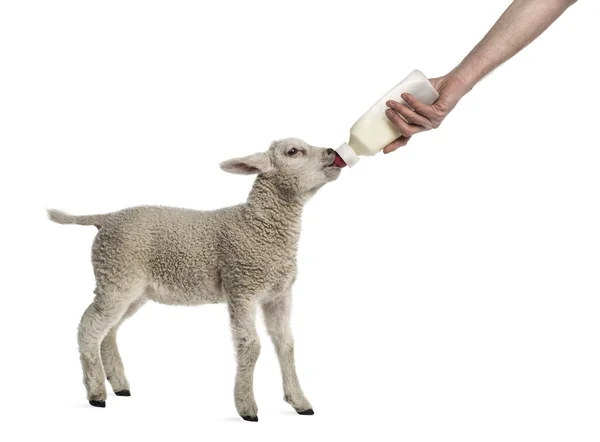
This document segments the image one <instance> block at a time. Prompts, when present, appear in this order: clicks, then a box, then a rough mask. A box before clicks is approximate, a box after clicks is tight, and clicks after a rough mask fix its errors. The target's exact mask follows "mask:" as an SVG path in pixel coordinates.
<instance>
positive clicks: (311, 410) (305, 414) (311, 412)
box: [296, 408, 315, 416]
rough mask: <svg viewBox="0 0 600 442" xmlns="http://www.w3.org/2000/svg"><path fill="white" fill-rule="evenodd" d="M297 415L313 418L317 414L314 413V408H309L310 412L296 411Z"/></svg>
mask: <svg viewBox="0 0 600 442" xmlns="http://www.w3.org/2000/svg"><path fill="white" fill-rule="evenodd" d="M296 413H298V414H301V415H302V416H312V415H313V414H315V412H314V411H313V409H312V408H309V409H308V410H304V411H298V410H296Z"/></svg>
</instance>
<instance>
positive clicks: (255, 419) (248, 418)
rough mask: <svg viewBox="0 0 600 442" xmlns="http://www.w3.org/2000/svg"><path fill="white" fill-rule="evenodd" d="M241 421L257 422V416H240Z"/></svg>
mask: <svg viewBox="0 0 600 442" xmlns="http://www.w3.org/2000/svg"><path fill="white" fill-rule="evenodd" d="M242 419H244V420H245V421H248V422H258V416H242Z"/></svg>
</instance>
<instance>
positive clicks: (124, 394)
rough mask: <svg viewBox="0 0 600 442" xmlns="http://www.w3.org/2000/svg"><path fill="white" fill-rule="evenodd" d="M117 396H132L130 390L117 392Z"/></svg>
mask: <svg viewBox="0 0 600 442" xmlns="http://www.w3.org/2000/svg"><path fill="white" fill-rule="evenodd" d="M115 394H116V395H117V396H131V391H129V390H121V391H115Z"/></svg>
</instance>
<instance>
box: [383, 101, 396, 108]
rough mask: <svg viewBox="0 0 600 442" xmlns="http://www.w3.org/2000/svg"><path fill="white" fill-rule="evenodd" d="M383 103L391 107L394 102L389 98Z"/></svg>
mask: <svg viewBox="0 0 600 442" xmlns="http://www.w3.org/2000/svg"><path fill="white" fill-rule="evenodd" d="M385 105H386V106H388V107H392V106H393V105H394V102H393V101H392V100H389V101H388V102H387V103H385Z"/></svg>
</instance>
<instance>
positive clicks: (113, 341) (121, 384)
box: [100, 295, 148, 396]
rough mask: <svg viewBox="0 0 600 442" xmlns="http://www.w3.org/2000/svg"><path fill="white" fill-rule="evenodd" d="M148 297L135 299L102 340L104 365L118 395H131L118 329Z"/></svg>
mask: <svg viewBox="0 0 600 442" xmlns="http://www.w3.org/2000/svg"><path fill="white" fill-rule="evenodd" d="M147 301H148V298H146V296H144V295H142V296H141V297H140V298H139V299H138V300H136V301H134V302H133V303H132V304H131V305H130V306H129V307H128V308H127V311H126V312H125V314H124V315H123V317H122V318H121V320H120V321H119V322H118V323H117V325H115V326H114V327H113V328H111V329H110V331H109V332H108V334H107V335H106V337H105V338H104V339H103V340H102V345H101V346H100V354H101V355H102V365H103V366H104V371H105V372H106V378H107V379H108V382H110V385H111V386H112V389H113V391H114V392H115V394H116V395H117V396H131V393H130V391H129V382H128V381H127V377H126V376H125V368H124V367H123V360H122V359H121V355H120V354H119V347H118V346H117V331H118V330H119V327H120V326H121V324H123V322H125V320H126V319H128V318H130V317H131V316H133V315H134V314H135V313H136V312H137V311H138V310H139V309H140V308H141V307H142V306H143V305H144V304H145V303H146V302H147Z"/></svg>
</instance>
